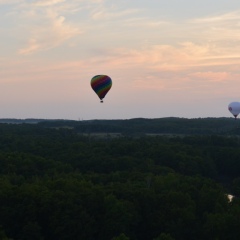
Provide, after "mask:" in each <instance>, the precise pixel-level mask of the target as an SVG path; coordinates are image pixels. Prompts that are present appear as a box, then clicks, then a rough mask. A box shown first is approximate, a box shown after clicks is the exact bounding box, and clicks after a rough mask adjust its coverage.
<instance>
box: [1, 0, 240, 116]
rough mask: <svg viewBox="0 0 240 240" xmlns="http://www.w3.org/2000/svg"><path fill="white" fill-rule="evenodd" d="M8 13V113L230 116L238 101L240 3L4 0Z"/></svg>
mask: <svg viewBox="0 0 240 240" xmlns="http://www.w3.org/2000/svg"><path fill="white" fill-rule="evenodd" d="M0 18H1V21H0V36H1V44H0V86H1V87H0V99H1V101H0V118H22V119H24V118H47V119H73V120H78V119H81V120H82V119H83V120H88V119H130V118H138V117H142V118H162V117H184V118H204V117H232V115H231V114H230V113H229V111H228V109H227V106H228V104H229V103H230V102H232V101H240V1H239V0H210V1H209V0H201V1H193V0H0ZM98 74H106V75H109V76H110V77H111V78H112V81H113V86H112V89H111V90H110V91H109V93H108V94H107V96H106V97H105V99H104V103H103V104H101V103H100V101H99V98H98V97H97V95H96V94H95V93H94V92H93V90H92V89H91V86H90V80H91V78H92V77H93V76H95V75H98Z"/></svg>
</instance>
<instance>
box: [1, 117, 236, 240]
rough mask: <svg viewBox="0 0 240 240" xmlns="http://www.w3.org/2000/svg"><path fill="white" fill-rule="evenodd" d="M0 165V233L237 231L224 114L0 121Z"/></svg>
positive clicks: (231, 133) (209, 235)
mask: <svg viewBox="0 0 240 240" xmlns="http://www.w3.org/2000/svg"><path fill="white" fill-rule="evenodd" d="M5 120H6V119H5ZM15 121H17V120H15ZM14 123H18V122H14ZM0 166H1V167H0V239H5V240H9V239H14V240H16V239H17V240H30V239H31V240H32V239H36V240H37V239H39V240H55V239H56V240H63V239H84V240H88V239H89V240H90V239H91V240H92V239H98V240H128V239H129V240H183V239H184V240H187V239H189V240H190V239H191V240H192V239H196V240H198V239H199V240H202V239H209V240H210V239H211V240H212V239H219V240H226V239H238V238H239V236H240V221H239V215H240V204H239V203H240V200H239V198H238V197H239V196H240V174H239V173H240V140H239V135H238V122H237V121H234V120H233V119H227V118H220V119H178V118H166V119H130V120H92V121H67V120H65V121H63V120H58V121H57V120H56V121H47V120H39V121H35V122H34V124H33V122H31V123H29V122H28V123H26V122H25V121H23V120H22V122H21V124H6V123H2V124H0ZM229 193H231V194H232V195H234V196H235V197H234V198H233V199H232V201H231V202H230V201H229V198H228V197H227V194H229Z"/></svg>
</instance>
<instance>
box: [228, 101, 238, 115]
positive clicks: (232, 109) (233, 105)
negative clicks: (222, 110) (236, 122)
mask: <svg viewBox="0 0 240 240" xmlns="http://www.w3.org/2000/svg"><path fill="white" fill-rule="evenodd" d="M228 110H229V111H230V113H231V114H232V115H233V116H234V117H235V119H236V118H237V116H238V114H239V113H240V102H231V103H229V105H228Z"/></svg>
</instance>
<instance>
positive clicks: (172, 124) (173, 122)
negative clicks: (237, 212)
mask: <svg viewBox="0 0 240 240" xmlns="http://www.w3.org/2000/svg"><path fill="white" fill-rule="evenodd" d="M239 121H240V120H238V119H236V120H234V118H193V119H188V118H176V117H167V118H155V119H147V118H135V119H122V120H79V121H75V120H62V119H59V120H48V119H0V123H8V124H39V125H41V126H45V127H65V128H67V127H69V128H73V129H75V130H76V131H78V132H79V133H100V132H104V133H121V134H134V135H137V134H235V135H239V134H240V122H239Z"/></svg>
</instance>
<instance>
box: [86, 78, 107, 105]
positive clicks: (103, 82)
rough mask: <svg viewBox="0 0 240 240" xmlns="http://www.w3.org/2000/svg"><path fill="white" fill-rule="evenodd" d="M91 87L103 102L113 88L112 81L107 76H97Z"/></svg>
mask: <svg viewBox="0 0 240 240" xmlns="http://www.w3.org/2000/svg"><path fill="white" fill-rule="evenodd" d="M91 87H92V89H93V90H94V92H95V93H96V94H97V95H98V97H99V98H100V100H101V102H103V100H102V99H103V98H104V97H105V96H106V94H107V93H108V91H109V90H110V88H111V87H112V79H111V78H110V77H108V76H107V75H97V76H95V77H93V78H92V79H91Z"/></svg>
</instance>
